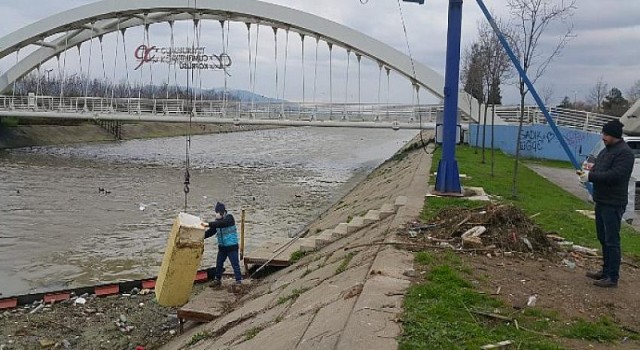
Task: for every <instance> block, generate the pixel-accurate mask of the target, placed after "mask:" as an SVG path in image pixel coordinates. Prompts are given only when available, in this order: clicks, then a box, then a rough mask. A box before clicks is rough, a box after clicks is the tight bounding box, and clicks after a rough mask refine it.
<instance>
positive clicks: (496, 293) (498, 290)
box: [491, 286, 502, 295]
mask: <svg viewBox="0 0 640 350" xmlns="http://www.w3.org/2000/svg"><path fill="white" fill-rule="evenodd" d="M501 290H502V286H499V287H498V289H496V292H495V293H492V294H491V295H500V291H501Z"/></svg>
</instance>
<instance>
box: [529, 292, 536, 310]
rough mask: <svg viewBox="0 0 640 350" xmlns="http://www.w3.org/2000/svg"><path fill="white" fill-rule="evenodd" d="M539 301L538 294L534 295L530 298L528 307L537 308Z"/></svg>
mask: <svg viewBox="0 0 640 350" xmlns="http://www.w3.org/2000/svg"><path fill="white" fill-rule="evenodd" d="M537 301H538V294H534V295H531V296H529V300H527V306H531V307H534V306H536V302H537Z"/></svg>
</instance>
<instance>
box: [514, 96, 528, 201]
mask: <svg viewBox="0 0 640 350" xmlns="http://www.w3.org/2000/svg"><path fill="white" fill-rule="evenodd" d="M520 85H521V86H522V85H523V83H520ZM523 91H524V90H523V89H522V88H521V90H520V121H519V123H518V135H517V136H516V159H515V162H514V163H513V185H512V187H511V197H512V198H517V197H518V163H519V162H520V134H521V133H522V122H523V121H524V97H525V95H524V92H523Z"/></svg>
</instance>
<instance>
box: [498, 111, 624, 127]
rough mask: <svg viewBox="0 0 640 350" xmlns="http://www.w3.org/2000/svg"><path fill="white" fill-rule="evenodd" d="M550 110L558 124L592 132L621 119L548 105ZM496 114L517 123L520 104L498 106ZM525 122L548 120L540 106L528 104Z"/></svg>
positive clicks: (532, 122) (534, 122) (535, 122)
mask: <svg viewBox="0 0 640 350" xmlns="http://www.w3.org/2000/svg"><path fill="white" fill-rule="evenodd" d="M548 110H549V114H551V117H552V118H553V121H554V122H555V123H556V124H557V125H558V126H563V127H567V128H574V129H580V130H585V131H591V132H600V131H601V130H602V126H603V125H604V124H606V123H607V122H608V121H611V120H617V119H620V118H619V117H615V116H612V115H607V114H600V113H595V112H587V111H579V110H574V109H567V108H560V107H548ZM496 116H499V117H500V118H502V120H504V121H505V122H507V123H509V124H516V123H518V121H519V120H520V106H496ZM524 124H547V120H546V119H545V117H544V114H543V113H542V111H541V110H540V109H539V108H538V107H533V106H526V107H525V110H524Z"/></svg>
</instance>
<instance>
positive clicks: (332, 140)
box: [0, 127, 416, 298]
mask: <svg viewBox="0 0 640 350" xmlns="http://www.w3.org/2000/svg"><path fill="white" fill-rule="evenodd" d="M415 135H416V132H415V131H403V130H401V131H395V132H394V131H391V130H378V129H342V128H311V127H303V128H283V129H271V130H261V131H250V132H237V133H227V134H212V135H200V136H194V137H192V140H191V147H190V149H189V152H188V154H189V159H190V169H191V171H190V174H191V185H190V192H189V194H188V196H187V210H186V211H187V212H188V213H191V214H194V215H197V216H200V217H202V218H203V219H205V220H212V217H213V206H214V205H215V203H216V201H222V202H224V203H225V204H226V206H227V208H228V210H229V211H230V212H231V213H233V214H234V216H235V217H236V221H240V209H241V208H244V209H245V210H246V232H247V243H246V244H247V245H246V249H247V251H250V250H251V249H252V247H255V246H256V245H258V244H260V242H262V241H264V240H267V239H269V238H271V237H287V236H292V235H295V234H297V233H298V232H300V231H301V230H302V229H303V228H304V227H305V225H307V224H308V223H309V222H310V221H311V220H313V219H314V218H316V217H317V216H318V215H319V214H320V213H321V212H322V211H324V210H326V209H327V208H328V207H329V206H330V205H331V204H332V203H334V202H335V201H336V200H337V199H338V198H340V197H341V196H343V195H344V194H346V192H347V191H349V190H350V189H351V188H352V187H353V186H354V185H355V184H356V183H357V182H358V181H360V180H362V179H363V178H364V176H366V175H367V174H368V173H369V172H370V171H371V170H372V169H373V168H375V167H376V166H378V165H379V164H380V163H382V162H383V161H384V160H385V159H387V158H389V157H390V156H391V155H393V153H395V152H396V151H397V150H398V149H399V148H400V147H401V146H402V145H403V144H405V143H406V142H407V141H408V140H410V139H411V138H412V137H414V136H415ZM186 145H187V143H186V139H185V138H184V137H172V138H160V139H148V140H133V141H125V142H117V143H92V144H83V145H69V146H50V147H34V148H22V149H14V150H5V151H2V150H0V293H2V295H0V298H1V297H6V296H10V295H17V294H24V293H31V292H43V291H49V290H57V289H64V288H71V287H78V286H85V285H93V284H97V283H107V282H115V281H122V280H130V279H137V278H145V277H150V276H155V275H156V274H157V271H158V268H159V265H160V263H161V261H162V256H163V254H164V248H165V245H166V242H167V238H168V235H169V232H170V229H171V225H172V221H173V220H174V218H175V217H176V216H177V214H178V213H179V212H180V211H184V209H185V208H184V204H185V203H184V202H185V195H184V192H183V187H184V186H183V177H184V168H185V158H186V154H187V152H186V148H187V147H186ZM100 189H104V191H100ZM215 249H216V247H215V242H214V241H213V240H207V243H206V248H205V255H204V258H203V262H202V267H203V268H206V267H210V266H211V265H213V264H214V261H215Z"/></svg>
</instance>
